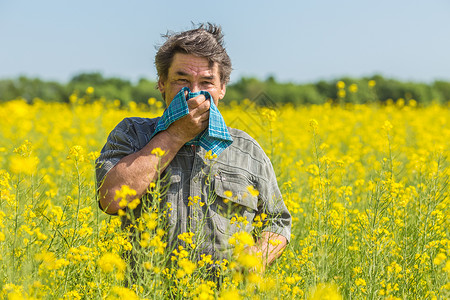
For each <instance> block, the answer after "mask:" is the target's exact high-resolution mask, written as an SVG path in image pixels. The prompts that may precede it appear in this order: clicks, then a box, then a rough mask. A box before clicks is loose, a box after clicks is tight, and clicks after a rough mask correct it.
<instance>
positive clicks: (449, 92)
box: [0, 73, 450, 105]
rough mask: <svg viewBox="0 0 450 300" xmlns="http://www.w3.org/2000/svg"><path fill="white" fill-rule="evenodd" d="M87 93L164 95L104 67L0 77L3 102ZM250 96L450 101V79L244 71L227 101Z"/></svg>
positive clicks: (298, 100)
mask: <svg viewBox="0 0 450 300" xmlns="http://www.w3.org/2000/svg"><path fill="white" fill-rule="evenodd" d="M90 87H92V88H90ZM86 94H89V95H88V96H89V97H86V98H85V99H86V100H87V101H93V100H94V99H99V98H104V99H106V100H107V101H109V100H110V101H113V100H119V101H120V103H121V104H123V105H127V104H128V103H130V102H131V101H134V102H136V103H147V102H148V100H149V99H150V98H154V99H156V101H162V99H161V94H160V93H159V91H158V90H157V88H156V82H155V81H152V80H148V79H145V78H142V79H140V80H139V81H138V82H137V83H132V82H131V81H129V80H125V79H122V78H117V77H104V76H103V75H102V74H101V73H81V74H78V75H76V76H74V77H72V78H71V79H70V81H69V82H67V83H61V82H56V81H45V80H41V79H39V78H28V77H25V76H21V77H18V78H13V79H2V80H0V102H2V101H9V100H13V99H18V98H21V99H25V100H26V101H27V102H29V103H32V102H33V101H34V100H35V99H36V98H39V99H42V100H44V101H56V102H70V98H71V96H72V97H73V95H76V96H77V97H84V96H85V95H86ZM244 99H249V100H250V101H256V102H260V104H262V105H264V104H267V102H273V103H278V104H282V103H292V104H294V105H302V104H323V103H325V102H330V101H332V102H339V103H371V102H386V101H393V102H396V101H409V100H411V99H413V100H415V102H416V103H419V104H424V105H426V104H429V103H431V102H437V103H447V102H448V101H450V82H446V81H434V82H432V83H420V82H404V81H399V80H395V79H389V78H384V77H383V76H381V75H374V76H371V77H362V78H350V77H343V78H339V79H335V80H328V81H326V80H320V81H317V82H315V83H305V84H296V83H290V82H287V83H286V82H278V81H277V80H276V79H275V78H274V77H273V76H269V77H268V78H266V79H264V80H261V79H258V78H254V77H242V78H240V79H239V80H237V81H236V82H233V83H232V84H229V85H228V86H227V93H226V95H225V98H224V100H223V102H225V103H229V102H231V101H236V102H241V101H243V100H244ZM269 104H270V103H269Z"/></svg>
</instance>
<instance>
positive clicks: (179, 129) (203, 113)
mask: <svg viewBox="0 0 450 300" xmlns="http://www.w3.org/2000/svg"><path fill="white" fill-rule="evenodd" d="M186 94H187V91H186ZM186 96H187V95H186ZM187 105H188V108H189V114H188V115H186V116H184V117H183V118H181V119H179V120H177V121H175V122H173V123H172V124H171V125H170V126H169V128H167V132H168V133H169V134H170V135H171V136H172V137H173V138H174V139H176V140H178V141H179V142H180V143H181V144H182V145H184V144H186V143H187V142H189V141H190V140H192V139H193V138H195V137H196V136H197V135H198V134H199V133H200V132H202V131H203V130H205V129H206V128H207V127H208V121H209V108H210V105H211V102H210V100H206V98H205V96H204V95H198V96H196V97H194V98H191V99H189V100H187Z"/></svg>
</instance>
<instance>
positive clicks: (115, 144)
mask: <svg viewBox="0 0 450 300" xmlns="http://www.w3.org/2000/svg"><path fill="white" fill-rule="evenodd" d="M136 144H137V139H136V132H135V131H134V130H133V128H132V124H131V122H130V120H129V119H123V120H122V121H121V122H120V123H119V124H118V125H117V126H116V127H115V128H114V129H113V130H112V131H111V133H110V134H109V136H108V138H107V141H106V144H105V145H104V146H103V149H102V150H101V152H100V156H99V157H98V158H97V160H96V161H95V177H96V181H97V189H99V188H100V186H101V184H102V183H103V180H104V179H105V176H106V174H107V173H108V172H109V171H110V170H111V169H112V168H113V167H114V166H115V165H116V164H117V163H118V162H119V161H120V160H121V159H122V158H123V157H125V156H127V155H129V154H132V153H134V152H136V151H137V150H138V149H137V146H138V145H136Z"/></svg>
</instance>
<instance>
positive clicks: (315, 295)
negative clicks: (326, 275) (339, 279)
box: [308, 283, 342, 300]
mask: <svg viewBox="0 0 450 300" xmlns="http://www.w3.org/2000/svg"><path fill="white" fill-rule="evenodd" d="M325 299H326V300H342V296H341V295H340V294H339V292H338V288H337V286H336V285H334V284H323V283H320V284H319V285H317V286H316V288H314V289H313V290H312V292H311V293H310V296H309V297H308V300H325Z"/></svg>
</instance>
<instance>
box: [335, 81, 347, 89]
mask: <svg viewBox="0 0 450 300" xmlns="http://www.w3.org/2000/svg"><path fill="white" fill-rule="evenodd" d="M336 87H337V88H338V89H344V88H345V82H343V81H341V80H340V81H338V82H337V83H336Z"/></svg>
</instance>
